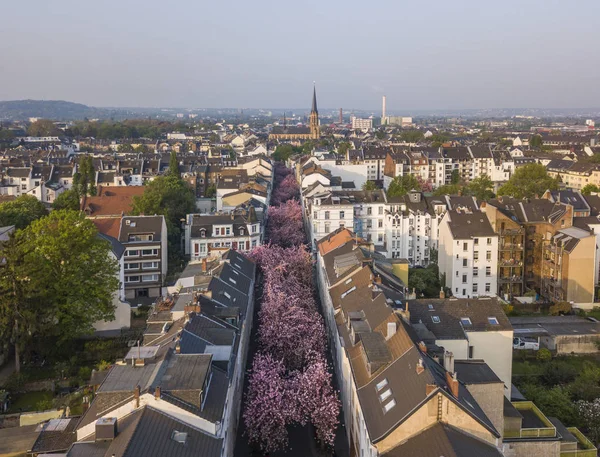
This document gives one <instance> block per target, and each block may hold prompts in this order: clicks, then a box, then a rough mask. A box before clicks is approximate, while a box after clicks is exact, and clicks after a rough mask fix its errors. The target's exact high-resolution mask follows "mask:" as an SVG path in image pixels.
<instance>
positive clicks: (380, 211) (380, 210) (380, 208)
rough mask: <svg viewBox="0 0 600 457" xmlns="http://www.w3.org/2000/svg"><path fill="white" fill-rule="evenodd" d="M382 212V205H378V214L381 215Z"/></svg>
mask: <svg viewBox="0 0 600 457" xmlns="http://www.w3.org/2000/svg"><path fill="white" fill-rule="evenodd" d="M382 214H383V206H380V207H379V215H380V216H381V215H382Z"/></svg>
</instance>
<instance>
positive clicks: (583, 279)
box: [563, 235, 596, 303]
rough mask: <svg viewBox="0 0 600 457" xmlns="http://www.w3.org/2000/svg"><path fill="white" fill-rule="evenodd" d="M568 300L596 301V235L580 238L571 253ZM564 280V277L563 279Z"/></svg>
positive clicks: (576, 301) (577, 301)
mask: <svg viewBox="0 0 600 457" xmlns="http://www.w3.org/2000/svg"><path fill="white" fill-rule="evenodd" d="M568 267H569V272H568V278H567V301H573V302H575V303H579V302H582V303H589V302H593V301H594V284H595V283H596V281H595V279H596V278H595V276H594V274H595V271H596V237H595V236H594V235H590V236H588V237H586V238H582V239H580V240H579V243H578V244H577V246H576V247H575V248H574V249H573V251H572V252H571V253H570V254H569V265H568ZM563 280H564V279H563Z"/></svg>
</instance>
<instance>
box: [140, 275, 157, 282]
mask: <svg viewBox="0 0 600 457" xmlns="http://www.w3.org/2000/svg"><path fill="white" fill-rule="evenodd" d="M155 281H158V275H157V274H154V275H142V282H155Z"/></svg>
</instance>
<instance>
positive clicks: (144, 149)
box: [134, 144, 150, 154]
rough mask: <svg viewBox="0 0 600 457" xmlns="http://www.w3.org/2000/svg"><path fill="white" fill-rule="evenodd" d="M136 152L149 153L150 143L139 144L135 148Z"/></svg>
mask: <svg viewBox="0 0 600 457" xmlns="http://www.w3.org/2000/svg"><path fill="white" fill-rule="evenodd" d="M134 151H135V152H137V153H138V154H140V153H141V154H147V153H149V152H150V148H149V147H148V145H146V144H138V145H137V146H136V147H135V149H134Z"/></svg>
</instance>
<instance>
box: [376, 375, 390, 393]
mask: <svg viewBox="0 0 600 457" xmlns="http://www.w3.org/2000/svg"><path fill="white" fill-rule="evenodd" d="M387 385H388V380H387V378H384V379H383V380H381V381H379V382H378V383H377V385H376V386H375V387H377V390H378V391H379V390H381V389H383V388H384V387H385V386H387Z"/></svg>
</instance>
